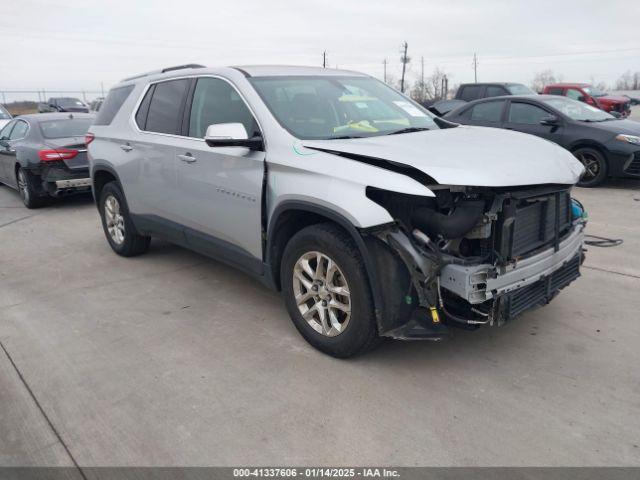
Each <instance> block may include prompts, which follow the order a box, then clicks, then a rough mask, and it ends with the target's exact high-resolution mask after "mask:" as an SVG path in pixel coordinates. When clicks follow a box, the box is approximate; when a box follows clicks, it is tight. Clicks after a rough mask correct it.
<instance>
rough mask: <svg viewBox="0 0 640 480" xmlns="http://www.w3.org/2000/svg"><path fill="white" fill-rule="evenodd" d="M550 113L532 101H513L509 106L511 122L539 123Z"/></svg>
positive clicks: (523, 123)
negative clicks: (531, 102)
mask: <svg viewBox="0 0 640 480" xmlns="http://www.w3.org/2000/svg"><path fill="white" fill-rule="evenodd" d="M549 115H550V113H549V112H547V111H546V110H544V109H542V108H540V107H536V106H535V105H531V104H530V103H519V102H512V103H511V107H510V108H509V123H518V124H520V125H537V124H539V123H540V121H541V120H542V119H543V118H546V117H548V116H549Z"/></svg>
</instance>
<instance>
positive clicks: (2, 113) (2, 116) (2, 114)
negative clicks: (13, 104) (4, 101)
mask: <svg viewBox="0 0 640 480" xmlns="http://www.w3.org/2000/svg"><path fill="white" fill-rule="evenodd" d="M10 119H11V115H9V112H7V111H6V110H5V109H4V107H3V106H2V105H0V120H10Z"/></svg>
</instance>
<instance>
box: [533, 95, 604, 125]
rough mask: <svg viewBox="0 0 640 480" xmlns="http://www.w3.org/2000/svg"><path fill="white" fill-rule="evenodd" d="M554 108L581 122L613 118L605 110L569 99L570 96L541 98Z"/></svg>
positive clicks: (602, 120)
mask: <svg viewBox="0 0 640 480" xmlns="http://www.w3.org/2000/svg"><path fill="white" fill-rule="evenodd" d="M542 101H543V102H544V103H546V104H547V105H549V106H550V107H552V108H555V109H556V110H559V111H560V112H562V113H564V114H565V115H566V116H567V117H569V118H571V119H572V120H578V121H581V122H604V121H606V120H615V117H614V116H613V115H609V114H608V113H607V112H605V111H602V110H600V109H598V108H596V107H592V106H591V105H587V104H586V103H583V102H578V101H577V100H571V99H570V98H564V97H554V98H545V99H543V100H542Z"/></svg>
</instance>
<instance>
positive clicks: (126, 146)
mask: <svg viewBox="0 0 640 480" xmlns="http://www.w3.org/2000/svg"><path fill="white" fill-rule="evenodd" d="M120 148H121V149H122V150H124V151H125V152H130V151H131V150H133V147H132V146H131V145H129V144H128V143H127V144H126V145H120Z"/></svg>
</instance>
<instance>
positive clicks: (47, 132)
mask: <svg viewBox="0 0 640 480" xmlns="http://www.w3.org/2000/svg"><path fill="white" fill-rule="evenodd" d="M92 122H93V118H74V119H71V120H69V119H65V120H47V121H46V122H40V130H41V131H42V136H43V137H44V138H64V137H84V135H85V133H87V131H88V130H89V127H90V126H91V123H92Z"/></svg>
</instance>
